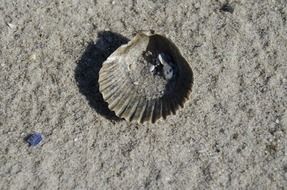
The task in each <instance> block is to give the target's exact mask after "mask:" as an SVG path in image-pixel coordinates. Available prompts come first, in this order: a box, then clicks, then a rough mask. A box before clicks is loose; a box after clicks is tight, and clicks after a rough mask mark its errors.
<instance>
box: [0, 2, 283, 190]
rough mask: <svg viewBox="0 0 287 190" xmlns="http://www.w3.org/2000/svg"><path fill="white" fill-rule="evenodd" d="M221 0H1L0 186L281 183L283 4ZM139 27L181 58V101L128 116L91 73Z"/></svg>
mask: <svg viewBox="0 0 287 190" xmlns="http://www.w3.org/2000/svg"><path fill="white" fill-rule="evenodd" d="M225 3H226V1H223V0H218V1H211V0H206V1H199V0H181V1H175V0H159V1H154V0H149V1H148V0H146V1H143V0H123V1H112V0H94V1H80V0H71V1H54V2H52V1H44V0H39V1H37V0H27V1H21V0H15V1H11V0H0V80H1V82H0V93H1V96H0V140H1V146H0V189H3V190H6V189H11V190H15V189H286V187H287V148H286V147H287V138H286V131H287V109H286V108H287V23H286V22H287V8H286V1H284V0H281V1H280V0H269V1H267V0H261V1H259V0H258V1H252V0H251V1H249V0H242V1H235V0H230V1H229V4H228V6H227V5H225ZM148 29H153V30H155V31H156V32H159V33H164V34H165V35H166V36H167V37H168V38H170V39H171V40H172V41H173V42H174V43H175V44H176V45H177V46H178V47H179V49H180V50H181V52H182V53H183V55H184V57H185V58H186V59H187V61H188V62H189V63H190V66H191V68H192V70H193V73H194V85H193V88H192V90H193V92H192V98H191V99H190V101H188V102H187V103H186V104H185V107H184V108H183V109H181V110H179V111H178V112H177V114H176V115H172V116H170V117H168V118H167V120H166V121H159V122H157V123H156V124H148V123H146V124H143V125H139V124H131V123H128V122H126V121H124V120H119V119H117V118H115V116H114V115H113V114H112V113H111V112H110V111H109V110H108V109H107V105H106V103H104V102H103V100H102V97H101V95H100V93H99V91H98V84H97V78H98V72H99V69H100V68H101V64H102V62H103V61H104V60H105V59H106V58H107V56H108V55H110V54H111V53H112V52H113V51H114V50H115V49H116V48H117V47H118V46H119V45H120V44H122V43H126V42H127V40H128V39H130V38H132V36H133V34H134V33H136V32H137V31H139V30H148ZM33 131H38V132H41V133H42V134H43V135H44V139H43V141H42V142H41V144H40V145H39V146H36V147H29V146H28V145H27V143H26V142H25V141H24V138H25V137H26V136H27V135H28V134H30V133H32V132H33Z"/></svg>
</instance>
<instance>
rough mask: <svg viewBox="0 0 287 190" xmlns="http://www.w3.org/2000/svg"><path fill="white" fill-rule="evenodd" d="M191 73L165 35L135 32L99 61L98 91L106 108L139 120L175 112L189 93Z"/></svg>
mask: <svg viewBox="0 0 287 190" xmlns="http://www.w3.org/2000/svg"><path fill="white" fill-rule="evenodd" d="M192 82H193V74H192V70H191V68H190V66H189V64H188V63H187V62H186V60H185V59H184V58H183V57H182V55H181V54H180V52H179V50H178V49H177V47H176V46H175V45H174V44H173V43H172V42H171V41H170V40H169V39H167V38H166V37H164V36H162V35H159V34H153V33H151V32H139V33H138V34H137V35H136V36H135V37H134V38H133V39H132V40H131V41H130V42H129V43H128V44H125V45H122V46H121V47H119V48H118V49H117V50H116V51H115V52H114V53H112V54H111V55H110V57H108V59H107V60H106V61H105V62H104V63H103V66H102V68H101V70H100V75H99V87H100V92H101V93H102V95H103V98H104V100H105V101H106V102H107V103H108V104H109V109H111V110H112V111H114V112H115V114H116V115H117V116H118V117H120V118H124V119H126V120H128V121H137V122H139V123H142V122H145V121H150V122H152V123H154V122H155V121H156V120H158V119H160V118H163V119H165V118H166V116H168V115H170V114H171V113H173V114H175V112H176V110H177V109H178V108H179V107H183V104H184V102H185V101H186V100H187V99H188V98H189V95H190V94H191V88H192Z"/></svg>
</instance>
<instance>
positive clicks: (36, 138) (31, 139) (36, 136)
mask: <svg viewBox="0 0 287 190" xmlns="http://www.w3.org/2000/svg"><path fill="white" fill-rule="evenodd" d="M42 140H43V136H42V134H41V133H37V132H35V133H32V134H30V135H28V136H27V137H26V138H25V141H26V142H27V143H28V144H29V146H36V145H38V144H39V143H40V142H41V141H42Z"/></svg>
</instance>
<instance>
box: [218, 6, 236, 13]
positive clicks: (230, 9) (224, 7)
mask: <svg viewBox="0 0 287 190" xmlns="http://www.w3.org/2000/svg"><path fill="white" fill-rule="evenodd" d="M220 10H221V11H223V12H229V13H231V14H232V13H233V12H234V8H233V7H232V6H231V5H229V4H224V5H223V6H222V7H221V9H220Z"/></svg>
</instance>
